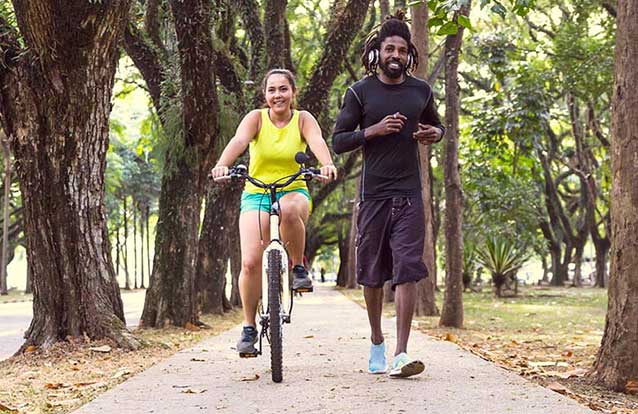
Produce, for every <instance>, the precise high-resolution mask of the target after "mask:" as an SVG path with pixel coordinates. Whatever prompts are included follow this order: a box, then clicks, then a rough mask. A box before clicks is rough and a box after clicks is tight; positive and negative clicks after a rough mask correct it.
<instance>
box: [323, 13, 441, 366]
mask: <svg viewBox="0 0 638 414" xmlns="http://www.w3.org/2000/svg"><path fill="white" fill-rule="evenodd" d="M362 61H363V65H364V67H365V68H366V72H367V76H366V77H365V78H364V79H362V80H360V81H359V82H357V83H355V84H354V85H352V86H351V87H349V88H348V90H347V91H346V93H345V97H344V102H343V107H342V108H341V111H340V113H339V116H338V117H337V122H336V125H335V130H334V137H333V145H334V150H335V152H336V153H337V154H340V153H344V152H347V151H353V150H356V149H358V148H362V150H363V168H362V172H361V202H360V204H359V215H358V219H357V241H356V249H357V250H356V252H357V253H356V258H357V264H356V269H357V282H358V283H359V284H361V285H363V286H364V297H365V301H366V307H367V311H368V319H369V322H370V329H371V333H372V334H371V338H370V339H371V340H372V344H371V348H370V360H369V367H368V372H370V373H373V374H381V373H385V372H387V363H386V358H385V342H384V338H383V333H382V331H381V314H382V307H383V285H384V283H385V282H386V281H388V280H391V281H392V289H394V290H395V304H396V312H397V344H396V349H395V352H394V359H393V362H392V366H391V370H390V376H391V377H409V376H412V375H417V374H420V373H421V372H423V369H424V365H423V362H421V361H419V360H415V359H411V358H410V357H409V356H408V355H407V353H406V352H407V343H408V337H409V336H410V325H411V323H412V315H413V313H414V306H415V302H416V282H418V281H419V280H421V279H423V278H425V277H427V274H428V271H427V269H426V267H425V264H424V263H423V259H422V257H423V247H424V237H425V217H424V210H423V208H424V207H423V202H422V199H421V179H420V163H419V153H418V145H419V144H423V145H430V144H432V143H435V142H438V141H440V140H441V138H442V137H443V134H444V132H445V129H444V128H443V126H442V125H441V122H440V120H439V117H438V114H437V112H436V109H435V106H434V102H433V96H432V89H431V88H430V86H429V85H428V84H427V83H426V82H425V81H423V80H421V79H417V78H415V77H413V76H411V74H410V73H411V71H412V70H413V69H414V68H415V67H416V65H417V61H418V51H417V49H416V47H415V46H414V45H413V44H412V42H411V36H410V29H409V28H408V25H407V24H406V23H405V22H403V17H402V16H398V17H392V16H390V17H389V18H388V19H387V20H386V21H385V22H384V23H383V25H382V26H381V27H380V29H379V30H378V32H375V33H373V34H372V35H371V36H370V37H369V38H368V41H367V42H366V46H365V51H364V53H363V56H362ZM377 69H380V70H379V71H377ZM357 128H358V130H357Z"/></svg>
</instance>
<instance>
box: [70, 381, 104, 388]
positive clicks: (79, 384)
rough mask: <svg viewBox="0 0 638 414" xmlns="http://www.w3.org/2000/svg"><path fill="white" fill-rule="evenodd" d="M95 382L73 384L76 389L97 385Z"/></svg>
mask: <svg viewBox="0 0 638 414" xmlns="http://www.w3.org/2000/svg"><path fill="white" fill-rule="evenodd" d="M97 383H98V382H97V381H86V382H78V383H75V384H73V385H74V386H76V387H88V386H89V385H94V384H97Z"/></svg>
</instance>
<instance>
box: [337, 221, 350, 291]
mask: <svg viewBox="0 0 638 414" xmlns="http://www.w3.org/2000/svg"><path fill="white" fill-rule="evenodd" d="M344 227H345V228H344ZM349 236H350V229H349V226H346V225H345V224H344V223H341V225H340V226H339V234H338V240H339V241H338V243H337V244H338V247H339V270H338V271H337V286H340V287H346V285H347V284H348V267H349V263H348V259H349V258H350V237H349Z"/></svg>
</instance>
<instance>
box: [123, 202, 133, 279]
mask: <svg viewBox="0 0 638 414" xmlns="http://www.w3.org/2000/svg"><path fill="white" fill-rule="evenodd" d="M126 199H127V196H126V194H125V195H124V197H123V198H122V203H123V206H122V207H123V210H122V212H123V218H124V244H123V246H122V247H123V248H124V250H122V256H123V257H122V260H123V261H124V289H126V290H131V275H130V274H129V272H128V208H127V205H126Z"/></svg>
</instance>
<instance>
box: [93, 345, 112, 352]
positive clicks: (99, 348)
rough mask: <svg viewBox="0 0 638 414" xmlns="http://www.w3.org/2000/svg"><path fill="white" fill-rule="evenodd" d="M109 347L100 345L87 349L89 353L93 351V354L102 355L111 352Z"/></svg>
mask: <svg viewBox="0 0 638 414" xmlns="http://www.w3.org/2000/svg"><path fill="white" fill-rule="evenodd" d="M111 350H112V349H111V347H110V346H108V345H102V346H93V347H91V348H89V351H93V352H102V353H104V354H106V353H108V352H111Z"/></svg>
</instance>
